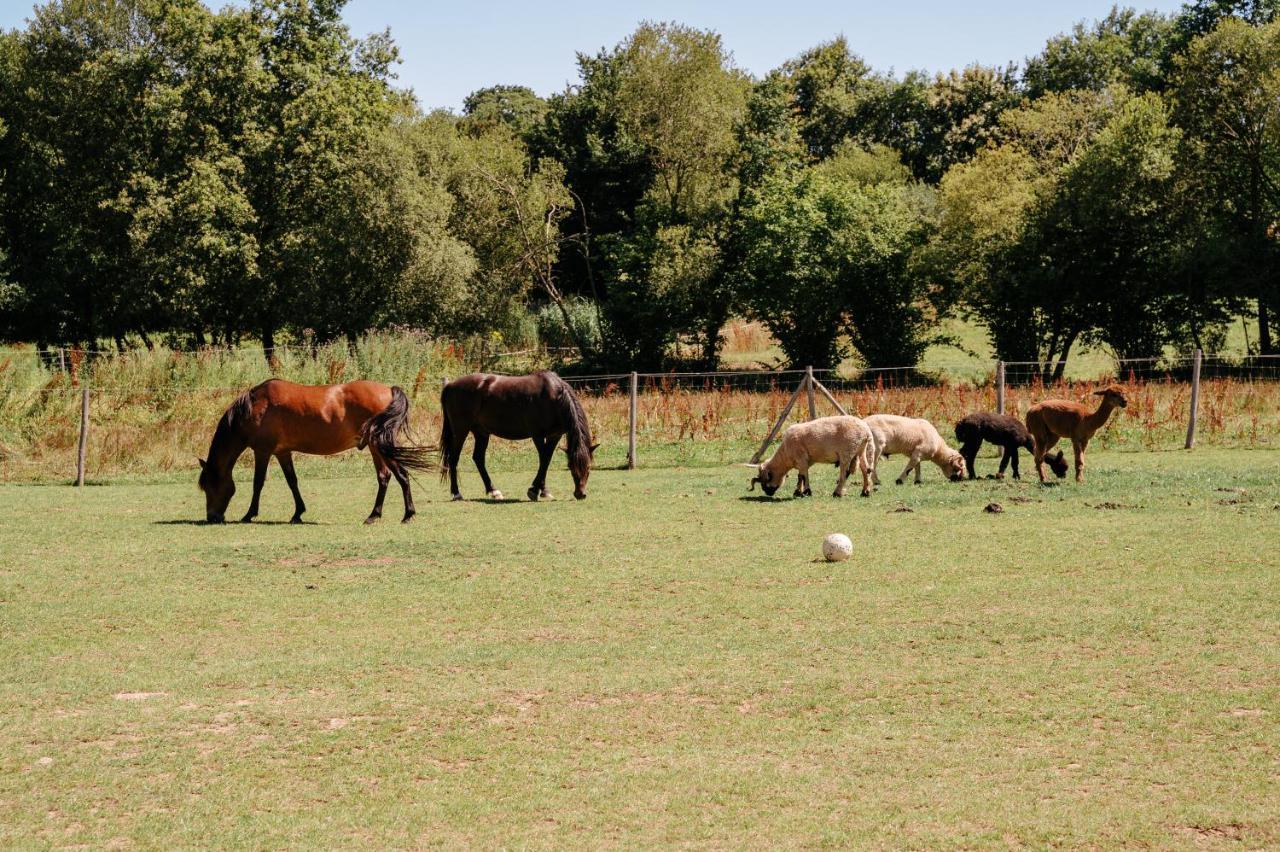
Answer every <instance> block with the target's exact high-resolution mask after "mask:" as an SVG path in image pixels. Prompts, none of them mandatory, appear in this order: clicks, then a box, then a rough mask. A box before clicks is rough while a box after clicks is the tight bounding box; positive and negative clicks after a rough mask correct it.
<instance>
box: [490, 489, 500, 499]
mask: <svg viewBox="0 0 1280 852" xmlns="http://www.w3.org/2000/svg"><path fill="white" fill-rule="evenodd" d="M489 499H490V500H501V499H502V492H501V491H499V490H498V489H496V488H495V489H493V490H492V491H490V492H489Z"/></svg>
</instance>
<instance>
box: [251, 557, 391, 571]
mask: <svg viewBox="0 0 1280 852" xmlns="http://www.w3.org/2000/svg"><path fill="white" fill-rule="evenodd" d="M399 561H400V560H398V559H395V558H393V557H390V556H375V557H373V558H369V559H366V558H363V557H358V556H353V557H351V558H349V559H330V558H328V557H327V556H299V557H292V556H287V557H285V558H284V559H281V560H280V561H279V562H277V563H276V564H277V565H279V566H280V567H282V568H322V567H323V568H368V567H370V566H374V565H395V564H396V563H398V562H399Z"/></svg>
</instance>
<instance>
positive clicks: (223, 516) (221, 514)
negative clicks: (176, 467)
mask: <svg viewBox="0 0 1280 852" xmlns="http://www.w3.org/2000/svg"><path fill="white" fill-rule="evenodd" d="M200 490H201V491H203V492H204V518H205V520H206V521H208V522H209V523H211V524H221V523H225V522H226V520H227V506H229V505H230V504H231V498H232V497H233V496H235V493H236V480H235V477H233V476H232V475H231V472H230V471H223V470H220V469H219V467H218V465H216V464H214V463H213V462H209V461H205V460H204V459H200Z"/></svg>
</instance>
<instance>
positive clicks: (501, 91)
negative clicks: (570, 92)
mask: <svg viewBox="0 0 1280 852" xmlns="http://www.w3.org/2000/svg"><path fill="white" fill-rule="evenodd" d="M462 114H463V115H464V116H465V117H466V119H465V121H464V122H463V126H464V127H466V128H467V129H468V130H470V131H472V132H479V133H483V132H487V131H490V130H492V129H494V128H495V127H497V126H498V125H502V126H505V127H507V128H508V129H510V130H511V132H512V133H514V134H515V135H516V136H517V137H518V138H520V139H528V138H529V137H530V136H531V135H532V134H533V133H534V132H535V131H536V130H537V129H538V128H539V127H541V126H542V123H543V121H545V120H546V115H547V102H546V100H544V99H543V98H540V97H538V95H537V94H535V93H534V91H533V89H530V88H529V87H527V86H489V87H487V88H484V89H477V90H476V91H474V92H472V93H471V94H469V95H467V97H466V100H464V101H463V102H462Z"/></svg>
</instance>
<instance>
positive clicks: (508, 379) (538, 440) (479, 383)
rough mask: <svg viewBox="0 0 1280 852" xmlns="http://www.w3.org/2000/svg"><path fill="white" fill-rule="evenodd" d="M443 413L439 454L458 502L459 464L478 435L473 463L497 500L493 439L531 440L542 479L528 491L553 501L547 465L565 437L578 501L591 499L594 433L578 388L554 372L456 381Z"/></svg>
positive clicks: (444, 394) (444, 397)
mask: <svg viewBox="0 0 1280 852" xmlns="http://www.w3.org/2000/svg"><path fill="white" fill-rule="evenodd" d="M440 410H441V411H442V412H443V413H444V430H443V432H442V433H441V435H440V451H441V453H442V454H443V456H444V471H442V472H441V475H442V476H443V475H444V473H445V472H447V473H448V474H449V488H450V490H451V491H452V493H453V499H454V500H461V499H462V493H461V492H460V491H458V460H459V459H461V458H462V445H463V444H464V443H465V442H466V440H467V435H468V434H473V435H475V447H474V449H473V451H472V453H471V458H472V459H473V460H474V461H475V463H476V468H477V469H478V470H479V471H480V478H481V479H483V480H484V490H485V491H486V492H487V493H488V495H489V496H490V497H491V498H493V499H495V500H501V499H502V492H501V491H499V490H498V489H496V488H494V487H493V481H492V480H491V479H489V471H488V470H486V469H485V466H484V452H485V449H486V448H487V447H488V446H489V436H490V435H497V436H498V437H499V438H507V439H508V440H513V441H518V440H523V439H525V438H531V439H532V440H533V445H534V446H535V447H536V448H537V449H538V475H537V476H535V477H534V478H533V485H531V486H530V487H529V490H528V492H527V493H528V495H529V499H530V500H537V499H538V498H539V497H550V496H551V495H550V494H548V493H547V466H548V465H549V464H551V457H552V456H553V455H555V451H556V445H557V444H559V442H560V438H561V437H562V436H567V438H568V442H567V443H568V445H569V446H568V449H567V450H565V452H566V454H567V455H568V456H569V472H570V473H571V474H573V496H574V497H577V498H578V499H579V500H581V499H583V498H585V497H586V496H587V478H588V477H589V476H591V457H592V454H593V453H594V452H595V447H594V446H593V445H592V444H591V430H590V429H589V428H588V426H587V415H586V414H585V413H584V412H583V410H582V404H581V403H579V402H578V397H577V395H576V394H575V393H574V392H573V388H571V387H569V385H568V384H566V383H565V381H564V379H562V378H560V377H559V376H557V375H556V374H555V373H551V372H548V371H545V370H544V371H541V372H538V373H532V374H530V375H528V376H495V375H492V374H490V373H472V374H471V375H469V376H463V377H462V378H460V379H455V380H453V381H452V382H449V383H448V384H447V385H445V386H444V390H443V391H441V392H440Z"/></svg>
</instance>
